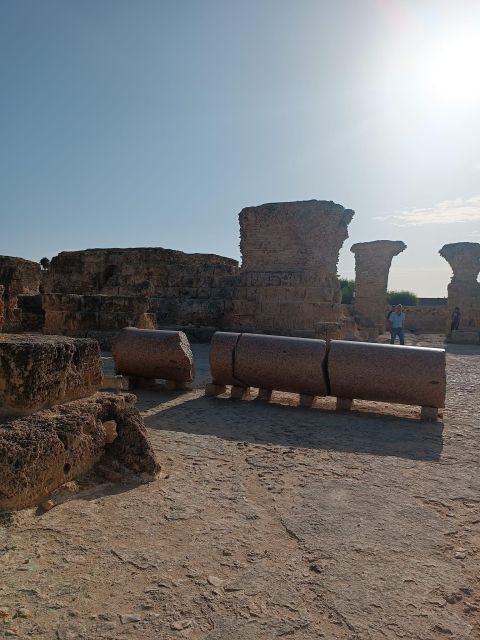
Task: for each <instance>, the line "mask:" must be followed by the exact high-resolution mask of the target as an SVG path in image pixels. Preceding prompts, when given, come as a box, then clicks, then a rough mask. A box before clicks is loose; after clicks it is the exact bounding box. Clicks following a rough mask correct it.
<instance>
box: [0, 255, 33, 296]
mask: <svg viewBox="0 0 480 640" xmlns="http://www.w3.org/2000/svg"><path fill="white" fill-rule="evenodd" d="M40 279H41V268H40V264H39V263H38V262H33V261H32V260H25V259H24V258H16V257H14V256H0V284H1V285H3V286H4V288H5V291H4V296H5V297H6V298H11V297H14V296H17V295H21V294H37V293H38V292H39V290H40Z"/></svg>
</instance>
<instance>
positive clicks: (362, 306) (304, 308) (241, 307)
mask: <svg viewBox="0 0 480 640" xmlns="http://www.w3.org/2000/svg"><path fill="white" fill-rule="evenodd" d="M353 215H354V212H353V211H352V210H350V209H345V208H343V207H342V206H341V205H338V204H335V203H333V202H327V201H317V200H310V201H304V202H302V201H300V202H283V203H271V204H264V205H261V206H258V207H247V208H245V209H243V210H242V211H241V212H240V215H239V219H240V235H241V242H240V249H241V254H242V266H241V268H239V266H238V263H237V261H235V260H232V259H231V258H227V257H223V256H218V255H212V254H198V253H197V254H187V253H183V252H181V251H173V250H168V249H162V248H137V249H87V250H84V251H67V252H62V253H60V254H59V255H57V256H55V257H54V258H52V260H51V263H50V265H49V268H48V269H47V270H44V271H41V270H40V265H38V264H37V263H34V262H31V261H29V260H23V259H21V258H11V257H6V256H3V257H0V330H3V331H5V332H9V333H15V332H16V333H19V332H32V331H33V332H43V333H46V334H56V335H58V334H63V335H69V336H74V337H94V338H96V339H97V340H98V341H99V342H100V344H101V346H102V347H104V348H110V347H111V344H112V340H113V339H114V337H115V335H116V334H117V333H118V331H119V330H120V329H122V328H124V327H126V326H135V327H138V328H142V329H168V330H183V331H185V332H186V334H187V335H188V337H189V338H190V339H193V340H199V341H208V340H210V339H211V337H212V335H213V333H214V332H215V331H216V330H233V331H240V332H242V331H249V332H262V333H272V334H279V335H287V336H288V335H291V336H296V335H297V336H303V337H316V338H323V339H326V340H327V341H329V340H331V339H339V338H344V339H345V338H346V339H351V340H355V339H369V340H375V339H376V337H377V336H378V334H379V333H381V332H382V331H383V330H384V329H385V316H386V306H385V297H386V288H387V281H388V272H389V268H390V265H391V261H392V258H393V257H394V256H395V255H398V253H400V252H401V251H403V250H404V249H405V245H404V244H403V243H402V242H399V241H398V242H394V241H387V240H378V241H373V242H365V243H357V244H355V245H353V247H352V248H351V250H352V252H353V253H354V254H355V262H356V287H355V289H356V292H355V295H356V298H355V301H354V304H353V305H344V304H341V293H340V287H339V282H338V277H337V261H338V255H339V251H340V248H341V247H342V245H343V243H344V241H345V240H346V238H348V224H349V223H350V221H351V219H352V217H353ZM476 252H478V244H476V243H457V244H455V245H446V246H445V247H444V248H443V249H442V255H444V257H445V258H446V259H447V260H448V261H449V262H450V263H451V265H452V268H453V270H454V277H453V279H452V282H451V284H450V286H449V305H450V310H451V309H452V308H453V306H455V305H457V304H458V306H460V307H461V309H462V312H463V320H462V325H463V326H462V330H463V332H464V333H463V334H462V335H463V337H464V338H465V336H466V333H465V331H470V332H471V336H470V337H468V336H467V337H468V338H469V340H470V339H472V336H474V334H475V331H477V329H478V306H479V305H478V283H477V282H476V276H475V268H476V267H477V266H478V265H477V262H478V254H477V253H476ZM477 271H478V269H477ZM2 289H3V291H2ZM407 312H408V313H407V322H409V323H410V326H409V327H408V328H413V329H416V330H421V329H422V327H423V328H424V329H425V330H432V331H438V330H439V327H440V326H443V324H444V323H445V316H446V315H447V309H446V308H445V307H438V308H437V307H435V308H432V307H428V308H427V307H426V308H420V307H411V308H410V309H407ZM448 315H449V314H448ZM2 327H3V329H2ZM456 339H460V334H459V333H458V332H457V335H456Z"/></svg>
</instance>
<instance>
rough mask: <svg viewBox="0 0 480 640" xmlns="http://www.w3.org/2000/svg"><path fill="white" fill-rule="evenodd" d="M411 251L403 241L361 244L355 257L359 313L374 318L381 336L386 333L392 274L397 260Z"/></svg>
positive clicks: (354, 247) (356, 247) (378, 241)
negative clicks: (408, 250) (393, 260)
mask: <svg viewBox="0 0 480 640" xmlns="http://www.w3.org/2000/svg"><path fill="white" fill-rule="evenodd" d="M406 248H407V245H406V244H405V243H403V242H401V241H393V240H374V241H373V242H358V243H357V244H354V245H353V246H352V247H351V249H350V251H351V252H352V253H354V254H355V303H354V307H355V313H356V314H360V315H362V316H365V317H367V318H370V319H371V320H372V322H373V323H374V325H375V327H376V328H377V330H378V332H379V333H383V331H384V329H385V304H386V300H387V284H388V273H389V271H390V266H391V264H392V259H393V257H394V256H396V255H398V254H399V253H401V252H402V251H404V250H405V249H406Z"/></svg>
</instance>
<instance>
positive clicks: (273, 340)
mask: <svg viewBox="0 0 480 640" xmlns="http://www.w3.org/2000/svg"><path fill="white" fill-rule="evenodd" d="M326 352H327V347H326V343H325V341H324V340H311V339H308V338H287V337H283V336H268V335H258V334H252V333H222V332H217V333H216V334H215V336H214V338H213V340H212V344H211V348H210V367H211V373H212V380H213V383H214V384H217V385H225V384H231V385H235V386H243V387H257V388H260V389H273V390H277V391H288V392H291V393H300V394H305V395H312V396H324V395H327V382H326V374H325V358H326Z"/></svg>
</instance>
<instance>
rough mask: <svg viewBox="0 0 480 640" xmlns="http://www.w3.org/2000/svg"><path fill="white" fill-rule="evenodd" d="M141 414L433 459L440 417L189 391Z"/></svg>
mask: <svg viewBox="0 0 480 640" xmlns="http://www.w3.org/2000/svg"><path fill="white" fill-rule="evenodd" d="M158 409H159V410H158V411H155V412H154V413H151V414H150V415H146V416H145V422H146V424H147V425H148V426H149V427H150V428H151V429H155V430H165V431H176V432H181V433H189V434H195V435H207V436H215V437H217V438H223V439H225V440H232V441H237V442H251V443H256V444H273V445H281V446H287V447H300V448H311V449H325V450H334V451H348V452H358V453H369V454H372V455H378V456H396V457H400V458H410V459H412V460H429V461H436V460H439V458H440V455H441V453H442V448H443V438H442V434H443V423H441V422H436V423H424V422H420V421H419V420H418V419H409V418H399V417H396V416H388V415H380V414H375V413H367V412H365V411H349V412H335V411H331V410H324V409H319V408H312V409H307V408H303V407H293V406H288V405H282V404H275V403H273V404H264V403H261V402H258V401H255V400H254V401H250V402H245V401H232V400H230V399H226V398H209V397H206V396H200V397H198V396H195V397H192V398H190V399H185V401H184V402H182V403H178V404H172V405H169V404H168V403H164V404H161V405H159V406H158Z"/></svg>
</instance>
